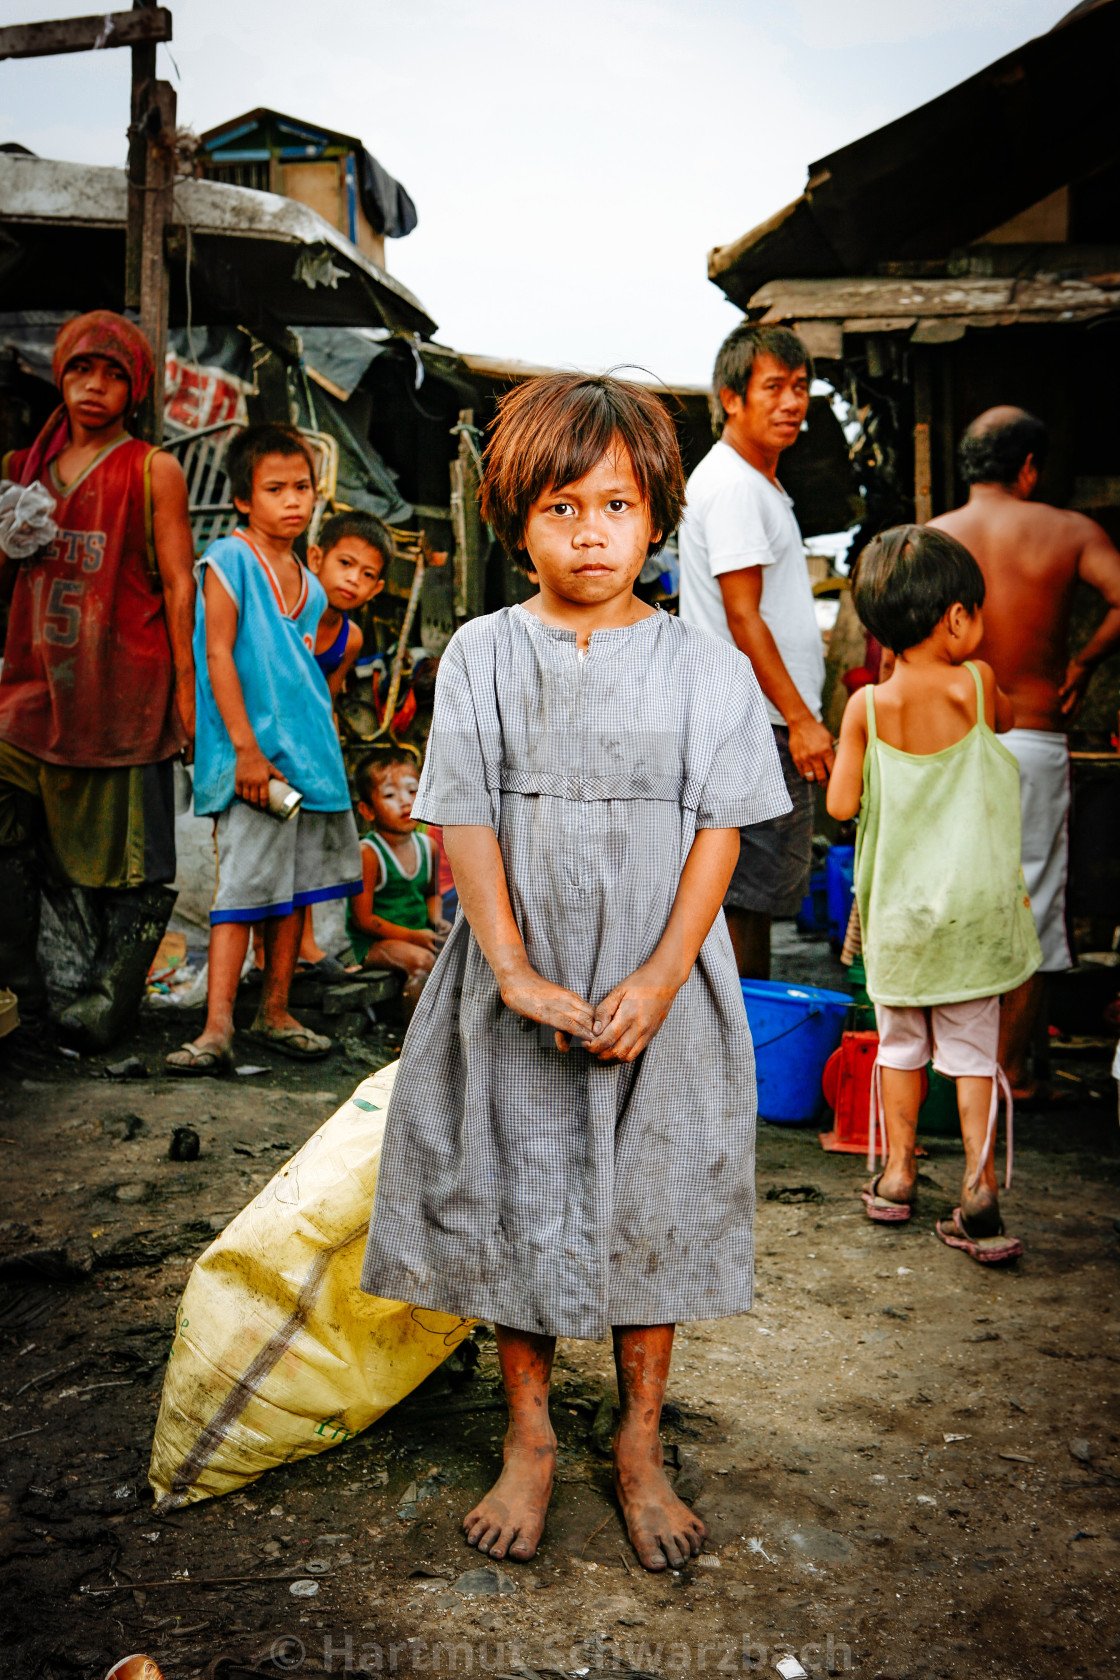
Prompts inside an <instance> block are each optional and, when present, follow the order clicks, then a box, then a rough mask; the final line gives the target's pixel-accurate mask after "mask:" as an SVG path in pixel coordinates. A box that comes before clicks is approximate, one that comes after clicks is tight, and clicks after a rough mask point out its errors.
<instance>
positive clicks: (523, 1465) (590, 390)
mask: <svg viewBox="0 0 1120 1680" xmlns="http://www.w3.org/2000/svg"><path fill="white" fill-rule="evenodd" d="M683 499H684V476H683V473H682V470H681V463H680V456H679V452H678V449H677V441H676V436H675V433H674V431H673V427H672V424H671V422H670V420H669V417H668V415H667V413H666V411H665V409H664V407H663V406H662V404H661V403H660V402H659V401H658V400H657V398H656V397H655V396H653V395H652V393H650V392H648V391H645V390H643V389H642V388H641V387H639V386H634V385H629V384H625V383H623V382H621V381H619V380H615V379H612V378H608V377H604V378H588V377H584V376H583V375H579V374H553V375H550V376H548V377H547V378H543V379H538V380H533V381H530V382H528V383H527V384H525V385H523V386H521V387H520V388H519V389H518V390H516V391H514V392H513V393H511V395H509V396H508V397H507V398H506V399H505V400H504V402H503V404H502V407H501V413H500V415H499V419H498V422H497V425H496V428H495V431H494V434H493V437H492V439H491V442H490V446H489V449H488V451H487V460H486V472H485V477H484V481H483V487H482V513H483V517H484V518H485V519H487V520H488V521H489V523H490V524H491V526H492V527H493V528H494V530H495V532H496V533H497V535H498V538H499V540H500V541H501V542H502V543H503V545H504V546H505V548H506V549H507V551H508V552H509V553H510V554H513V555H515V556H516V557H517V559H518V560H519V562H520V563H521V564H522V565H523V566H524V567H525V569H526V571H528V573H529V576H530V577H531V578H532V579H533V581H534V582H535V583H536V584H537V586H538V590H539V593H538V594H536V595H534V596H533V597H532V599H530V600H529V601H527V602H525V603H524V604H523V605H520V606H516V607H510V608H505V609H503V610H502V611H501V612H497V613H492V614H490V615H489V616H487V617H485V618H479V619H475V620H474V621H473V622H471V623H469V624H466V625H464V626H463V628H462V629H461V630H459V631H458V633H457V634H456V635H455V636H454V637H453V638H452V641H451V643H450V645H449V647H448V649H447V652H446V653H445V654H444V656H443V658H442V660H441V661H440V667H439V676H438V679H437V685H436V699H435V714H434V718H433V722H432V731H431V736H430V739H429V743H428V756H427V762H426V764H425V767H424V773H423V777H422V779H421V783H420V790H419V793H418V796H417V799H416V803H415V805H414V807H413V814H414V815H415V816H416V817H418V818H420V819H421V820H423V821H427V822H433V823H440V824H442V825H443V835H444V844H445V846H446V849H447V855H448V859H449V861H450V863H451V867H452V869H453V871H454V874H455V882H456V886H457V887H458V890H459V902H460V906H461V911H460V914H459V916H458V917H457V920H456V922H455V926H454V928H453V930H452V933H451V935H450V938H449V939H448V941H447V944H446V946H445V947H444V949H443V951H442V953H441V955H440V957H439V959H438V961H437V963H436V965H435V969H434V970H433V972H432V975H431V977H430V979H429V981H428V984H427V986H426V988H425V990H424V993H423V995H422V997H421V999H420V1003H419V1006H418V1008H417V1011H416V1015H415V1017H414V1019H413V1021H412V1024H411V1026H410V1028H409V1032H408V1036H407V1038H406V1040H405V1044H404V1050H403V1053H402V1056H401V1066H400V1071H399V1073H398V1076H397V1081H396V1085H395V1087H394V1091H393V1096H392V1101H391V1104H390V1108H389V1114H388V1119H387V1124H386V1129H385V1142H384V1148H383V1152H382V1157H381V1167H380V1175H379V1179H378V1185H377V1195H376V1200H375V1204H374V1210H373V1217H372V1220H371V1223H370V1234H369V1245H368V1248H367V1251H366V1260H365V1268H364V1272H363V1277H362V1282H363V1286H364V1287H365V1288H366V1289H368V1290H369V1291H370V1292H371V1293H374V1294H377V1295H381V1296H388V1297H390V1298H392V1299H395V1300H403V1301H410V1302H413V1303H415V1304H416V1305H418V1306H425V1307H432V1308H436V1309H438V1310H441V1311H444V1312H453V1313H459V1314H462V1315H463V1316H464V1317H468V1318H484V1319H490V1320H492V1321H493V1322H494V1324H495V1335H496V1338H497V1346H498V1354H499V1358H500V1360H501V1366H502V1374H503V1378H504V1381H505V1386H506V1395H507V1399H508V1402H509V1409H510V1422H509V1429H508V1432H507V1435H506V1442H505V1467H504V1469H503V1471H502V1474H501V1476H500V1477H499V1479H498V1481H497V1483H496V1484H495V1486H494V1487H493V1488H492V1489H491V1490H490V1492H489V1493H488V1494H486V1496H485V1497H484V1498H483V1499H482V1500H481V1501H480V1502H479V1503H478V1504H477V1505H476V1506H475V1507H474V1509H473V1510H472V1511H471V1512H470V1513H469V1514H468V1515H467V1517H466V1518H465V1519H464V1523H463V1527H464V1529H465V1531H466V1535H467V1539H468V1541H469V1542H470V1544H471V1545H473V1546H477V1547H478V1549H479V1550H480V1551H482V1552H485V1553H488V1554H489V1556H490V1557H491V1558H505V1557H507V1556H508V1557H511V1558H516V1559H519V1560H521V1559H526V1558H530V1557H532V1556H533V1553H534V1552H535V1550H536V1547H537V1543H538V1541H539V1539H540V1537H541V1533H542V1531H543V1528H544V1522H545V1514H546V1511H547V1508H548V1500H549V1495H550V1492H551V1487H552V1473H553V1466H554V1462H555V1446H556V1441H555V1436H554V1435H553V1432H552V1428H551V1424H550V1423H549V1418H548V1383H549V1375H550V1371H551V1365H552V1357H553V1351H554V1347H555V1338H556V1337H557V1336H575V1337H587V1338H594V1339H599V1338H602V1337H605V1336H606V1335H607V1334H608V1332H609V1333H610V1334H612V1335H613V1338H614V1349H615V1365H616V1369H617V1373H618V1384H619V1397H620V1406H621V1423H620V1426H619V1431H618V1436H617V1438H616V1441H615V1448H614V1454H615V1485H616V1489H617V1492H618V1497H619V1501H620V1504H621V1507H622V1512H623V1516H624V1518H625V1521H626V1525H627V1529H628V1531H629V1534H630V1538H631V1540H632V1542H633V1544H634V1547H635V1550H636V1551H637V1554H638V1556H639V1558H640V1559H641V1561H642V1563H643V1564H644V1565H645V1566H646V1568H647V1569H654V1570H659V1569H665V1568H666V1567H669V1566H672V1567H678V1566H679V1565H680V1564H681V1563H682V1562H683V1561H684V1560H685V1559H686V1558H687V1557H689V1556H691V1555H695V1554H696V1553H697V1552H699V1550H700V1547H701V1544H702V1542H703V1540H704V1535H705V1529H704V1525H703V1523H702V1522H701V1521H700V1519H699V1518H698V1517H697V1516H695V1515H694V1514H693V1512H692V1511H690V1510H689V1509H688V1507H687V1506H685V1505H683V1504H682V1503H681V1502H680V1500H678V1499H677V1498H676V1496H675V1494H674V1493H673V1492H672V1490H671V1488H670V1486H669V1484H668V1482H667V1480H666V1478H665V1475H664V1472H663V1470H662V1455H661V1443H660V1439H659V1435H658V1427H659V1422H660V1412H661V1401H662V1397H663V1395H664V1391H665V1382H666V1378H667V1375H668V1370H669V1360H670V1354H671V1351H672V1343H673V1328H674V1325H675V1323H676V1321H677V1320H678V1319H680V1318H685V1319H698V1318H719V1317H723V1316H725V1315H727V1314H730V1313H739V1312H745V1311H746V1310H747V1309H748V1308H749V1307H750V1305H751V1293H752V1262H753V1244H752V1218H753V1213H754V1127H755V1082H754V1059H753V1055H752V1051H751V1040H750V1034H749V1032H748V1030H747V1020H746V1014H745V1011H744V1008H743V998H742V993H741V991H740V987H739V979H738V975H737V973H736V967H735V961H734V957H733V955H732V950H731V943H730V940H729V938H728V934H727V929H726V926H725V924H724V919H723V916H722V914H721V913H720V906H721V903H722V900H723V894H724V890H725V888H726V886H727V883H728V881H729V879H730V877H731V872H732V869H733V868H734V865H735V859H736V856H737V854H738V849H739V837H738V834H737V832H736V831H737V830H738V829H739V828H740V827H741V826H742V825H744V824H746V823H754V822H762V821H765V820H767V819H768V818H771V817H775V816H779V815H781V814H782V813H783V812H785V811H787V810H788V809H789V801H788V798H787V796H786V792H785V787H784V785H783V781H782V773H781V768H780V766H779V763H778V758H777V754H776V752H775V750H774V745H773V732H772V731H771V729H770V726H769V723H768V722H767V717H766V711H765V707H764V705H763V702H762V697H761V694H760V691H759V688H758V684H757V683H756V681H755V678H754V674H753V672H752V670H751V667H750V664H749V662H748V661H747V659H746V658H744V656H743V655H742V654H741V653H739V652H738V651H737V650H736V649H735V648H733V647H730V646H727V645H725V644H723V643H722V642H718V641H716V640H715V639H714V638H712V637H709V636H707V635H705V634H704V632H702V631H700V630H697V629H694V628H692V627H691V626H689V625H686V624H682V623H681V621H680V620H679V619H677V618H674V617H671V616H669V615H668V614H667V613H664V612H659V611H655V610H654V609H653V608H652V607H649V606H647V605H645V603H643V602H642V601H641V600H639V599H638V598H637V597H636V596H635V595H634V583H635V580H636V578H637V576H638V574H639V572H640V571H641V569H642V566H643V565H644V563H645V561H646V558H647V556H648V555H649V554H651V553H653V552H655V551H656V549H657V548H658V546H659V545H660V543H661V541H662V540H663V538H664V537H665V536H666V535H667V534H668V533H669V532H670V531H671V530H672V529H673V528H674V527H675V525H676V524H677V521H678V520H679V518H680V512H681V507H682V505H683Z"/></svg>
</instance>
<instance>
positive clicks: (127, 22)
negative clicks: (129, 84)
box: [0, 6, 172, 58]
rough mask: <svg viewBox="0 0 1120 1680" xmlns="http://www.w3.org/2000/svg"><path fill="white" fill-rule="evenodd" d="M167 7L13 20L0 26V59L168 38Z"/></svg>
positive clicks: (101, 47)
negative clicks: (34, 20) (41, 20)
mask: <svg viewBox="0 0 1120 1680" xmlns="http://www.w3.org/2000/svg"><path fill="white" fill-rule="evenodd" d="M171 39H172V35H171V13H170V12H169V11H168V10H167V7H166V6H153V7H151V8H144V10H142V11H133V12H96V13H95V14H94V15H93V16H92V17H76V18H54V19H52V20H51V21H50V22H49V23H12V24H9V25H8V26H7V28H5V29H0V58H53V57H55V56H56V55H57V54H58V53H75V52H99V51H101V50H102V49H104V48H106V47H136V46H140V45H141V44H142V43H144V42H156V41H170V40H171Z"/></svg>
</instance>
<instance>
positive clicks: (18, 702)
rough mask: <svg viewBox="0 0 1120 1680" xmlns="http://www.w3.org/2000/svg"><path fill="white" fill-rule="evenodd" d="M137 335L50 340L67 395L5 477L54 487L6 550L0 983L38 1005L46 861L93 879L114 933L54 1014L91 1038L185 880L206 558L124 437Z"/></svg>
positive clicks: (180, 504) (174, 471)
mask: <svg viewBox="0 0 1120 1680" xmlns="http://www.w3.org/2000/svg"><path fill="white" fill-rule="evenodd" d="M152 371H153V370H152V352H151V348H150V346H149V344H148V341H147V339H146V338H145V337H144V335H143V333H141V332H140V330H139V328H137V327H135V326H133V325H132V323H131V322H130V321H126V320H125V319H124V317H123V316H121V315H114V314H112V313H111V312H110V311H109V310H95V311H94V312H93V313H92V314H88V315H80V316H78V317H77V318H76V319H75V320H73V321H68V322H67V323H66V325H65V326H64V327H63V328H62V329H61V331H60V332H59V335H58V339H57V342H56V344H55V351H54V377H55V381H56V383H57V384H58V386H59V387H60V389H61V391H62V404H61V406H60V407H59V408H57V409H56V410H55V412H54V413H53V414H52V415H51V417H50V419H49V420H48V421H47V423H46V425H45V426H44V427H43V430H42V431H41V432H40V434H39V436H38V438H37V439H36V440H35V442H34V443H33V444H32V445H31V447H30V449H23V450H17V451H15V452H14V453H13V454H11V455H9V456H8V457H7V458H6V459H5V461H4V462H3V465H2V469H0V474H2V476H3V478H5V479H9V480H11V481H13V482H14V483H16V484H22V485H29V484H34V483H38V484H42V485H43V486H44V487H45V488H46V490H47V491H48V492H49V494H50V496H51V497H52V499H53V501H54V504H55V505H54V512H53V518H54V522H55V524H56V526H57V528H58V534H57V536H55V537H54V538H53V540H51V541H50V542H48V543H47V544H46V545H45V546H44V547H42V548H40V549H39V550H38V551H37V552H36V553H34V554H32V555H31V556H30V558H28V559H24V560H20V561H14V560H11V559H9V558H8V557H7V556H6V555H4V554H3V553H0V595H6V594H8V593H9V592H10V593H11V610H10V614H9V619H8V633H7V641H6V645H5V648H4V666H3V672H2V673H0V985H2V986H8V987H10V988H11V989H12V990H13V991H14V992H15V993H16V995H17V997H18V999H19V1004H20V1009H21V1013H22V1014H23V1016H24V1018H25V1020H26V1021H28V1023H29V1024H33V1023H35V1021H36V1019H37V1017H41V1016H42V1015H43V1014H44V1013H45V1007H46V992H45V988H44V983H43V976H42V974H41V972H40V969H39V966H38V963H37V961H36V956H35V947H36V942H37V938H38V931H39V909H40V889H41V882H42V872H43V869H44V867H48V866H49V867H56V868H57V869H59V870H60V871H61V873H62V874H63V875H64V876H65V877H66V878H67V879H68V880H69V881H70V882H72V883H73V884H75V885H78V886H82V887H85V888H89V889H91V890H92V894H93V899H94V903H95V904H96V907H97V910H98V912H99V914H100V920H101V929H100V937H99V943H98V948H97V952H96V955H95V958H94V964H93V972H92V974H91V976H90V979H89V983H88V989H87V991H86V993H85V995H84V996H82V997H80V998H79V999H78V1000H77V1001H76V1002H75V1003H73V1004H71V1006H70V1007H69V1008H68V1009H67V1010H66V1011H65V1013H64V1014H63V1016H62V1017H61V1020H60V1022H59V1026H60V1029H61V1030H62V1032H63V1035H64V1036H65V1037H66V1038H68V1039H69V1040H70V1041H71V1042H73V1043H76V1044H78V1045H79V1046H80V1047H81V1048H84V1049H88V1050H99V1049H103V1048H105V1047H106V1046H107V1045H108V1044H110V1043H111V1042H112V1041H113V1039H114V1038H116V1037H117V1036H118V1035H119V1033H120V1032H121V1031H122V1030H123V1029H124V1027H125V1026H126V1025H127V1024H128V1023H129V1021H130V1020H131V1018H132V1016H133V1014H134V1012H135V1009H136V1006H137V1004H138V1003H139V1001H140V998H141V997H142V995H143V989H144V981H145V977H146V975H147V971H148V967H149V964H150V963H151V959H152V957H153V956H154V955H155V951H156V948H157V947H158V945H159V941H160V939H161V937H162V935H163V931H164V928H165V927H166V925H167V919H168V917H169V915H170V913H171V906H172V905H173V903H174V894H173V893H172V892H171V891H170V890H169V888H168V886H167V884H166V883H169V882H170V881H172V880H173V879H174V875H175V829H174V797H173V792H172V763H173V760H174V759H175V757H176V755H177V754H178V753H179V752H180V750H181V749H182V748H183V747H184V746H185V745H187V744H188V743H189V742H190V740H191V739H192V737H193V732H194V661H193V657H192V652H191V634H192V629H193V622H194V580H193V576H192V566H193V561H194V553H193V545H192V542H191V532H190V523H189V519H188V513H187V491H186V484H185V481H184V479H183V474H182V471H181V469H180V467H179V465H178V463H177V462H176V461H175V460H174V459H173V458H172V457H171V456H169V455H165V454H162V453H161V452H160V451H159V450H157V449H155V448H153V447H152V446H151V445H149V444H146V443H141V442H140V441H139V439H137V438H134V437H132V436H130V435H129V433H128V432H127V431H126V429H125V426H126V420H127V417H128V415H129V414H130V412H131V411H132V410H133V409H135V408H136V406H137V404H138V403H140V402H141V401H142V399H143V397H144V395H145V394H146V392H147V390H148V387H149V386H150V384H151V380H152Z"/></svg>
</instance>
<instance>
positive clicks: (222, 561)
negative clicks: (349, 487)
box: [167, 424, 362, 1075]
mask: <svg viewBox="0 0 1120 1680" xmlns="http://www.w3.org/2000/svg"><path fill="white" fill-rule="evenodd" d="M227 470H228V472H229V476H230V482H231V485H232V487H233V499H234V504H235V506H236V507H237V510H238V512H239V513H240V514H242V516H243V517H244V519H245V521H246V524H245V527H244V528H243V529H241V530H238V531H235V532H234V534H233V535H232V536H230V537H223V538H221V539H219V541H217V542H215V543H212V544H211V546H210V548H209V549H208V550H207V551H206V553H205V554H204V555H203V557H202V559H201V560H200V561H199V563H198V566H197V568H196V572H197V576H198V585H199V587H198V604H197V609H196V618H195V636H194V653H195V669H196V673H197V728H196V738H195V778H194V808H195V812H196V814H197V815H198V816H213V817H214V818H215V823H214V837H215V844H216V848H217V853H218V887H217V892H216V894H215V898H214V907H213V909H212V910H211V912H210V963H209V984H208V992H207V1016H206V1025H205V1027H204V1028H203V1030H202V1032H201V1034H200V1035H199V1037H198V1038H197V1039H195V1040H194V1042H193V1043H190V1044H184V1045H183V1046H182V1048H181V1049H180V1050H177V1051H174V1052H173V1053H172V1054H171V1055H170V1056H168V1058H167V1067H168V1071H169V1072H171V1073H176V1074H187V1075H197V1074H214V1073H228V1072H230V1071H231V1070H232V1067H233V1060H234V1058H233V1050H232V1042H233V1002H234V997H235V995H236V992H237V983H238V980H239V978H240V974H241V968H242V965H243V963H244V961H245V954H246V951H247V949H248V944H249V929H250V926H251V924H252V923H253V922H256V921H261V920H263V921H264V923H265V966H264V980H263V985H262V988H261V1001H260V1007H259V1010H258V1013H257V1018H256V1020H255V1021H254V1023H253V1026H252V1028H251V1029H250V1031H249V1033H248V1035H247V1036H248V1037H249V1038H251V1039H252V1040H253V1041H254V1042H255V1043H257V1044H261V1045H264V1046H265V1047H267V1048H269V1049H273V1050H277V1051H279V1052H280V1053H281V1054H282V1055H286V1056H291V1057H293V1058H295V1059H296V1060H299V1061H310V1060H317V1059H318V1058H319V1057H321V1056H325V1055H326V1054H327V1053H328V1052H329V1050H330V1048H331V1041H330V1039H328V1038H324V1037H323V1036H322V1035H321V1034H319V1033H314V1032H311V1031H309V1030H308V1028H306V1027H304V1026H303V1025H302V1024H301V1023H300V1022H299V1021H297V1020H296V1019H295V1017H294V1016H293V1015H292V1014H291V1013H290V1012H289V1010H288V992H289V988H290V986H291V981H292V974H293V972H294V969H295V963H296V953H297V951H298V950H299V943H300V936H301V933H302V930H303V919H304V913H305V910H306V908H307V906H308V905H310V904H316V903H319V902H321V901H322V900H323V899H328V898H346V897H349V896H350V895H351V894H353V893H356V892H358V891H360V889H361V884H362V882H361V875H362V865H361V856H360V853H359V850H358V834H357V829H356V827H355V824H354V815H353V812H352V810H351V807H350V791H349V787H348V785H347V780H346V769H345V766H344V765H343V762H342V751H341V748H340V747H339V743H338V735H337V733H336V731H335V726H334V716H333V712H332V707H331V697H330V694H329V692H328V690H327V685H326V683H325V682H324V680H323V677H322V674H321V672H320V671H319V669H318V667H317V666H316V664H315V634H316V630H317V629H318V625H319V619H320V618H321V616H322V613H323V609H324V607H325V606H326V595H325V594H324V592H323V589H322V586H321V585H320V583H319V581H318V579H317V578H315V577H314V576H313V575H312V574H311V573H310V572H309V571H308V570H307V568H306V567H305V566H303V565H301V564H300V562H299V561H298V560H297V559H296V557H295V555H294V554H293V552H292V544H293V542H294V541H295V539H296V538H297V537H298V536H300V535H301V534H302V532H303V531H304V530H305V529H306V527H307V523H308V521H309V519H310V518H311V512H312V508H313V507H314V502H315V472H314V464H313V462H312V459H311V455H310V451H309V449H308V446H307V444H306V443H305V442H304V440H303V438H301V437H300V435H299V433H298V432H297V431H295V430H294V429H293V428H292V427H289V426H280V425H274V424H268V425H259V426H250V427H248V428H247V429H246V430H245V431H243V432H241V433H239V434H238V436H237V437H236V438H235V440H234V442H233V443H232V444H231V445H230V449H229V455H228V457H227ZM274 780H279V781H281V782H286V783H288V784H289V786H290V787H292V788H295V789H297V790H298V791H299V792H300V793H301V794H302V795H303V801H302V804H301V805H300V807H299V810H298V811H297V813H296V814H295V816H293V817H291V818H290V819H289V820H288V821H284V822H280V821H277V820H276V818H275V817H274V816H272V815H270V814H269V783H270V782H272V781H274Z"/></svg>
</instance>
